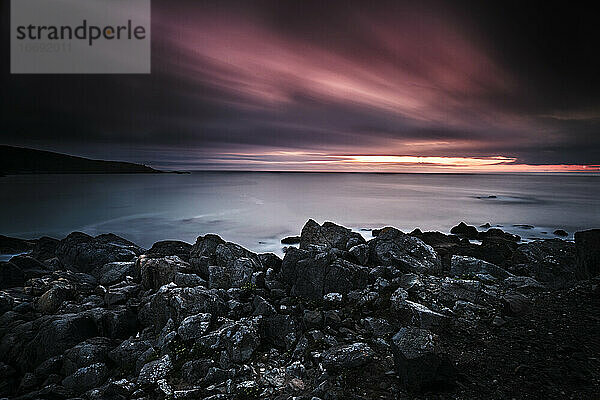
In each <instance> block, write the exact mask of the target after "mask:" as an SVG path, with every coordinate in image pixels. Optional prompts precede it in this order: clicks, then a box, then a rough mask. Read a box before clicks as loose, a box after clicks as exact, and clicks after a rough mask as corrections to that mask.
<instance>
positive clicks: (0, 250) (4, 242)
mask: <svg viewBox="0 0 600 400" xmlns="http://www.w3.org/2000/svg"><path fill="white" fill-rule="evenodd" d="M34 246H35V242H34V241H32V240H25V239H17V238H12V237H9V236H4V235H0V254H19V253H25V252H28V251H30V250H31V249H32V248H33V247H34Z"/></svg>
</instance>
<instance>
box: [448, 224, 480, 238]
mask: <svg viewBox="0 0 600 400" xmlns="http://www.w3.org/2000/svg"><path fill="white" fill-rule="evenodd" d="M450 233H453V234H455V235H459V236H462V237H466V238H467V239H477V238H478V236H479V231H477V228H476V227H474V226H472V225H467V224H465V223H464V222H461V223H460V224H458V225H456V226H455V227H453V228H452V229H450Z"/></svg>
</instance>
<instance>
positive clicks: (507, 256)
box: [0, 220, 600, 400]
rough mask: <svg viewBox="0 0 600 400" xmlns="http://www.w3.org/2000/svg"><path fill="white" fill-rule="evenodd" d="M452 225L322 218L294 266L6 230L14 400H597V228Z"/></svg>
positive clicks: (2, 309)
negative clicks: (561, 232) (563, 232)
mask: <svg viewBox="0 0 600 400" xmlns="http://www.w3.org/2000/svg"><path fill="white" fill-rule="evenodd" d="M452 232H453V234H452V235H446V234H443V233H440V232H422V231H420V230H414V231H413V232H411V233H410V234H405V233H403V232H401V231H399V230H397V229H395V228H392V227H387V228H383V229H380V230H377V231H376V232H374V233H375V236H374V237H372V238H370V239H369V240H368V241H367V240H365V239H364V238H363V236H362V235H361V234H359V233H357V232H353V231H352V230H350V229H348V228H345V227H343V226H340V225H336V224H334V223H331V222H325V223H323V224H318V223H317V222H315V221H314V220H309V221H308V222H307V223H306V224H305V225H304V227H303V228H302V231H301V234H300V236H299V237H298V240H299V246H298V248H296V247H288V248H287V250H286V251H285V255H284V257H283V258H279V257H278V256H276V255H274V254H268V253H263V254H257V253H254V252H252V251H249V250H247V249H245V248H243V247H241V246H239V245H237V244H235V243H231V242H226V241H225V240H223V239H222V238H220V237H219V236H217V235H214V234H207V235H203V236H199V237H198V238H197V240H196V242H195V243H194V244H193V245H192V244H189V243H185V242H181V241H161V242H156V243H154V244H153V245H152V247H151V248H149V249H143V248H141V247H139V246H137V245H135V244H134V243H132V242H130V241H128V240H126V239H124V238H121V237H119V236H117V235H114V234H102V235H98V236H96V237H92V236H89V235H86V234H84V233H79V232H74V233H71V234H69V235H68V236H67V237H65V238H63V239H61V240H57V239H52V238H47V237H44V238H39V239H37V240H20V239H14V238H8V237H4V236H2V237H0V245H1V246H0V249H2V250H3V251H6V249H9V248H10V249H13V250H14V251H16V252H20V253H26V254H21V255H18V256H15V257H12V258H11V259H10V261H8V262H0V320H1V321H2V324H0V360H1V361H0V373H1V374H2V378H3V382H5V383H4V384H0V395H2V396H9V397H15V398H18V397H17V396H21V395H22V396H25V397H23V398H33V397H47V396H50V395H51V396H52V397H53V398H61V399H62V398H65V399H66V398H70V397H73V396H79V397H82V398H86V399H90V400H91V399H96V398H105V397H107V396H110V395H111V393H115V391H117V393H122V396H123V398H137V399H148V398H152V399H154V398H156V399H159V398H164V397H174V398H178V399H193V398H215V399H216V398H232V399H238V398H244V399H254V398H272V399H276V398H277V399H279V398H287V397H289V396H296V397H298V398H307V399H311V398H312V399H314V398H319V399H325V398H332V399H343V398H348V397H352V396H361V397H360V398H384V399H388V398H389V399H392V398H417V399H420V398H423V399H426V398H431V396H442V397H444V398H470V399H488V398H506V397H508V398H511V397H514V398H525V397H527V396H534V397H535V396H540V395H544V396H545V397H547V398H551V399H553V398H562V397H564V396H567V397H568V396H576V397H577V398H582V399H587V398H589V399H591V398H593V396H595V394H596V393H597V392H598V390H600V379H599V378H598V377H599V376H600V363H599V362H598V361H597V360H600V346H598V344H600V296H599V294H600V290H599V287H600V285H599V284H600V274H599V273H600V246H598V244H599V243H600V230H599V229H596V230H589V231H584V232H577V233H576V234H575V242H569V241H565V240H562V239H551V240H540V241H534V242H528V243H520V238H518V237H516V236H515V235H513V234H510V233H507V232H504V231H502V230H500V229H497V228H489V229H487V230H486V231H483V232H481V231H478V230H477V228H475V227H474V226H469V225H466V224H464V223H461V224H459V225H457V226H455V227H454V228H453V229H452ZM472 238H477V239H480V240H481V244H474V243H471V242H470V240H473V239H472ZM27 327H28V328H27ZM26 328H27V329H26ZM24 332H25V333H24ZM528 349H529V350H528ZM531 350H534V351H533V352H532V351H531ZM564 360H568V361H569V362H568V363H567V364H564ZM565 365H566V367H565ZM565 368H566V369H565ZM559 378H562V379H559ZM474 383H475V384H474ZM211 396H213V397H211ZM215 396H216V397H215ZM219 396H221V397H219Z"/></svg>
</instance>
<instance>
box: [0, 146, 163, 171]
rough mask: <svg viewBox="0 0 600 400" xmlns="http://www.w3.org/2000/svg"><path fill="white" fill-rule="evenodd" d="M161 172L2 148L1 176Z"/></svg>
mask: <svg viewBox="0 0 600 400" xmlns="http://www.w3.org/2000/svg"><path fill="white" fill-rule="evenodd" d="M160 172H162V171H159V170H156V169H154V168H150V167H147V166H145V165H141V164H134V163H129V162H122V161H102V160H91V159H89V158H83V157H75V156H69V155H66V154H60V153H53V152H50V151H42V150H34V149H25V148H21V147H12V146H5V145H0V175H2V174H4V175H14V174H139V173H160Z"/></svg>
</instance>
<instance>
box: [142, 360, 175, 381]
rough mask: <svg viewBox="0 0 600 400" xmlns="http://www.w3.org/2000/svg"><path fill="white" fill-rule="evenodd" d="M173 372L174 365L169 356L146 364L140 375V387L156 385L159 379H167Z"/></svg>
mask: <svg viewBox="0 0 600 400" xmlns="http://www.w3.org/2000/svg"><path fill="white" fill-rule="evenodd" d="M172 370H173V363H172V362H171V358H170V357H169V355H168V354H166V355H164V356H162V357H161V358H160V359H158V360H154V361H150V362H149V363H147V364H145V365H144V366H143V367H142V370H141V371H140V374H139V375H138V379H137V383H138V385H142V386H144V385H152V384H156V382H157V381H158V380H159V379H165V378H166V377H167V376H168V375H169V374H170V373H171V371H172Z"/></svg>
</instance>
